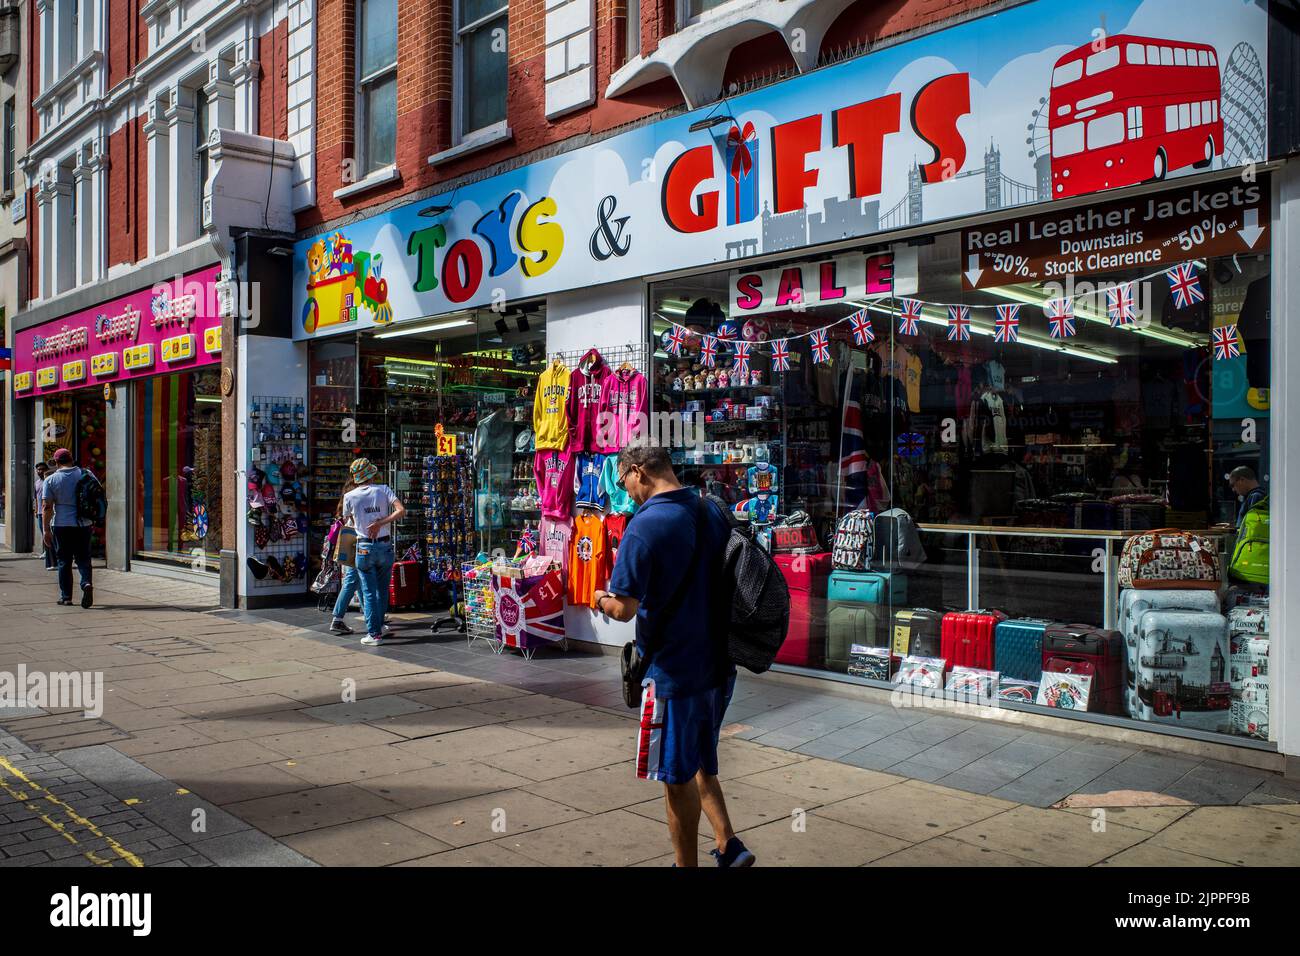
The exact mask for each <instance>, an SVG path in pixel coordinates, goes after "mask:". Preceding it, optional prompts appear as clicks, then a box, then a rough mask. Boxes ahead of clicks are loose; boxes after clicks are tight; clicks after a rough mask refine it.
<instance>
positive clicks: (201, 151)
mask: <svg viewBox="0 0 1300 956" xmlns="http://www.w3.org/2000/svg"><path fill="white" fill-rule="evenodd" d="M194 155H195V157H196V159H197V162H198V176H197V177H195V178H196V180H197V181H196V182H195V184H194V191H195V193H197V195H196V197H195V204H196V208H197V209H198V216H197V219H198V223H199V228H200V229H202V228H203V190H204V189H205V187H206V186H207V184H208V174H209V173H210V172H211V170H210V168H209V163H208V94H207V93H206V92H204V90H203V88H202V87H200V88H199V90H198V92H197V93H195V96H194Z"/></svg>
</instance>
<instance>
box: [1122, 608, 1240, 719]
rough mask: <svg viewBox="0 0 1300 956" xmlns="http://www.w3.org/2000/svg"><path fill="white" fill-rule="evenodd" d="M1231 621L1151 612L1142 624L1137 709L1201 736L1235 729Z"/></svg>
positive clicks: (1215, 616)
mask: <svg viewBox="0 0 1300 956" xmlns="http://www.w3.org/2000/svg"><path fill="white" fill-rule="evenodd" d="M1230 653H1231V651H1230V646H1229V643H1228V621H1227V619H1226V618H1225V617H1224V616H1223V615H1222V614H1218V613H1210V612H1205V611H1201V612H1196V611H1166V610H1155V611H1147V612H1146V613H1145V614H1143V615H1142V618H1141V620H1140V621H1139V623H1138V648H1137V689H1136V690H1137V708H1136V711H1137V712H1136V713H1135V714H1133V716H1134V717H1136V718H1137V719H1139V720H1148V721H1153V722H1156V723H1162V724H1173V725H1175V726H1178V727H1192V728H1195V729H1197V730H1210V731H1218V730H1226V729H1227V728H1228V726H1229V724H1230V723H1231V720H1232V715H1231V707H1232V683H1231V678H1230V674H1229V670H1228V665H1229V655H1230Z"/></svg>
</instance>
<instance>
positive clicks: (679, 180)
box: [659, 146, 718, 232]
mask: <svg viewBox="0 0 1300 956" xmlns="http://www.w3.org/2000/svg"><path fill="white" fill-rule="evenodd" d="M712 178H713V147H712V146H696V147H695V148H694V149H688V150H687V151H686V152H684V153H682V154H681V155H680V156H678V157H677V158H676V159H674V160H673V162H672V165H671V166H669V167H668V171H667V172H666V173H664V185H663V189H662V191H661V192H660V194H659V204H660V206H661V207H662V209H663V214H664V222H666V223H668V225H670V226H672V227H673V228H674V229H676V230H677V231H678V232H704V231H706V230H708V229H712V228H713V227H714V226H716V225H717V224H718V193H717V191H716V190H714V191H710V192H705V193H700V194H699V195H698V196H696V197H695V203H694V205H692V203H691V196H692V194H693V193H694V192H695V190H696V188H697V187H698V186H699V185H700V184H701V183H703V182H706V181H707V180H710V179H712Z"/></svg>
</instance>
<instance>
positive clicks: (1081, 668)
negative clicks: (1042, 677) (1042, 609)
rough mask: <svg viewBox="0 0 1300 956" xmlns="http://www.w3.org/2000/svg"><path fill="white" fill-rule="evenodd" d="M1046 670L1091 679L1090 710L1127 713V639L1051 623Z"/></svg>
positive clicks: (1087, 626)
mask: <svg viewBox="0 0 1300 956" xmlns="http://www.w3.org/2000/svg"><path fill="white" fill-rule="evenodd" d="M1043 671H1044V672H1045V673H1046V672H1049V671H1051V672H1055V673H1064V674H1085V675H1087V676H1089V677H1091V678H1092V687H1091V689H1090V690H1089V691H1088V709H1089V710H1091V711H1094V712H1096V713H1102V714H1114V715H1117V716H1118V715H1121V714H1123V712H1124V637H1123V635H1122V634H1120V632H1119V631H1108V630H1106V629H1105V628H1100V627H1093V626H1092V625H1091V624H1051V625H1049V626H1048V627H1047V628H1046V629H1045V630H1044V631H1043Z"/></svg>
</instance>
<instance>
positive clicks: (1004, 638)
mask: <svg viewBox="0 0 1300 956" xmlns="http://www.w3.org/2000/svg"><path fill="white" fill-rule="evenodd" d="M1050 623H1051V622H1050V621H1045V620H1042V619H1040V618H1031V617H1025V618H1014V619H1012V620H1009V621H1003V622H1001V623H1000V624H998V626H997V628H996V629H995V630H994V632H993V666H994V669H995V670H996V671H998V673H1000V674H1001V675H1002V676H1003V677H1011V678H1015V679H1016V680H1028V681H1037V680H1038V679H1039V678H1040V677H1042V676H1043V631H1045V630H1046V629H1047V626H1048V625H1049V624H1050Z"/></svg>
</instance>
